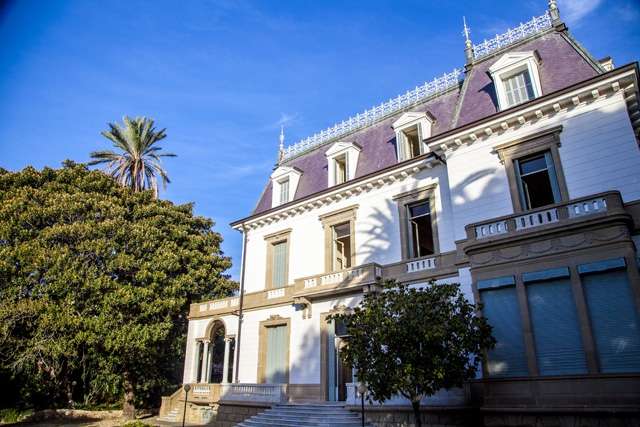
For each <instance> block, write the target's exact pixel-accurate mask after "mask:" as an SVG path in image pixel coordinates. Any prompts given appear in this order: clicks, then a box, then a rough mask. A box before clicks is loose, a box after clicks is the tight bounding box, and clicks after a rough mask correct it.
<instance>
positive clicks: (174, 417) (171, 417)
mask: <svg viewBox="0 0 640 427" xmlns="http://www.w3.org/2000/svg"><path fill="white" fill-rule="evenodd" d="M181 420H182V414H181V413H180V408H173V409H171V410H170V411H169V412H167V413H166V414H165V415H163V416H161V417H158V421H164V422H166V423H177V422H178V421H181Z"/></svg>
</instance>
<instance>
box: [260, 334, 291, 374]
mask: <svg viewBox="0 0 640 427" xmlns="http://www.w3.org/2000/svg"><path fill="white" fill-rule="evenodd" d="M287 332H288V327H287V325H282V326H271V327H268V328H267V357H266V359H267V360H266V366H265V382H266V383H269V384H282V383H286V382H287V363H288V361H287V347H288V345H289V343H288V342H287V335H288V334H287Z"/></svg>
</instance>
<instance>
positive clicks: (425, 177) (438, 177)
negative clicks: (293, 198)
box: [245, 165, 455, 292]
mask: <svg viewBox="0 0 640 427" xmlns="http://www.w3.org/2000/svg"><path fill="white" fill-rule="evenodd" d="M447 180H448V178H447V174H446V169H445V168H444V166H441V165H440V166H436V167H434V168H433V169H424V170H422V171H420V172H419V173H418V174H416V175H414V176H411V177H408V178H407V179H405V180H403V181H401V182H396V183H394V184H391V185H385V186H384V187H382V188H379V189H374V190H371V191H369V192H365V193H362V194H360V195H358V196H353V197H350V198H348V199H343V200H341V201H339V202H334V203H332V204H330V205H328V206H322V207H320V208H318V209H314V210H313V211H309V212H305V213H303V214H300V215H296V216H295V217H292V218H287V219H284V220H280V221H278V222H276V223H272V224H269V225H266V226H263V227H261V228H258V229H255V230H251V231H249V232H248V233H249V234H248V235H247V250H246V253H247V264H246V272H245V274H246V280H245V289H246V292H256V291H260V290H262V289H264V283H265V274H266V264H267V254H266V249H267V244H266V243H265V241H264V236H266V235H269V234H272V233H276V232H278V231H282V230H286V229H289V228H291V229H292V231H291V235H290V239H291V240H290V243H289V283H290V284H292V283H293V282H294V280H295V279H296V278H301V277H306V276H312V275H315V274H321V273H323V272H324V244H325V243H324V230H323V229H322V223H321V222H320V220H319V219H318V217H319V216H320V215H322V214H326V213H331V212H334V211H337V210H340V209H342V208H345V207H349V206H352V205H355V204H358V205H359V207H358V211H357V217H356V225H355V242H356V265H359V264H365V263H369V262H377V263H380V264H389V263H393V262H398V261H400V260H401V248H400V226H399V223H398V207H397V204H396V203H395V202H394V201H393V200H392V198H393V196H395V195H398V194H400V193H403V192H406V191H410V190H412V189H416V188H421V187H424V186H426V185H429V184H433V183H436V184H438V186H437V191H436V196H435V205H436V219H437V228H438V238H439V242H440V250H441V251H442V252H446V251H451V250H454V249H455V242H454V239H453V233H452V230H453V221H452V212H451V204H450V203H449V198H450V197H449V191H448V182H447Z"/></svg>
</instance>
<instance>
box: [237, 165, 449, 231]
mask: <svg viewBox="0 0 640 427" xmlns="http://www.w3.org/2000/svg"><path fill="white" fill-rule="evenodd" d="M438 162H439V160H437V159H436V158H435V157H434V156H430V155H427V156H426V157H422V156H421V157H420V158H418V159H414V160H413V161H407V162H403V163H399V164H398V165H395V167H393V168H390V169H388V170H386V171H384V172H382V173H375V174H372V175H371V176H368V177H367V178H366V179H358V180H354V182H353V183H347V185H341V186H340V187H339V188H336V189H335V190H333V191H328V192H323V193H320V194H317V195H316V196H311V197H309V198H306V199H303V200H300V201H298V202H297V203H295V202H294V203H292V204H289V205H287V206H283V207H282V209H276V210H275V211H268V212H265V213H264V214H261V215H256V216H254V217H249V218H246V219H244V220H242V221H238V222H235V223H233V224H232V227H233V228H235V229H236V230H241V229H242V224H244V225H245V227H247V228H248V229H249V230H253V229H256V228H259V227H262V226H264V225H268V224H272V223H274V222H278V221H280V220H282V219H286V218H289V217H293V216H296V215H299V214H302V213H305V212H309V211H312V210H314V209H318V208H320V207H322V206H327V205H330V204H332V203H334V202H339V201H342V200H346V199H350V198H352V197H354V196H357V195H359V194H362V193H368V192H370V191H372V190H374V189H378V188H381V187H384V186H386V185H390V184H393V183H395V182H398V181H403V180H405V179H407V178H408V177H409V176H411V175H414V174H416V173H418V172H419V171H421V170H422V169H425V168H427V169H431V168H432V167H433V166H434V165H436V164H437V163H438Z"/></svg>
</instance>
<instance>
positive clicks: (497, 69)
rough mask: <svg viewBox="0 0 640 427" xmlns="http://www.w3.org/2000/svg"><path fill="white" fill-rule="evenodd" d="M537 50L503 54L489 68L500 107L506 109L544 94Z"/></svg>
mask: <svg viewBox="0 0 640 427" xmlns="http://www.w3.org/2000/svg"><path fill="white" fill-rule="evenodd" d="M539 63H540V57H539V56H538V54H537V52H535V51H532V52H515V53H508V54H505V55H503V56H502V57H501V58H500V59H499V60H498V61H496V63H495V64H493V65H492V66H491V67H490V68H489V73H490V74H491V78H492V79H493V83H494V86H495V89H496V95H497V98H498V109H499V110H505V109H507V108H510V107H513V106H515V105H518V104H522V103H523V102H527V101H529V100H531V99H534V98H537V97H539V96H541V95H542V87H541V85H540V75H539V72H538V65H539Z"/></svg>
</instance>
